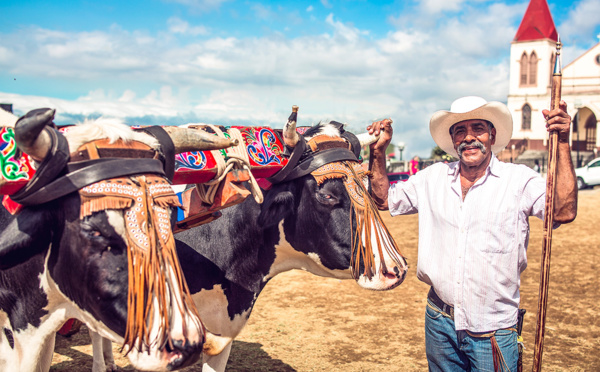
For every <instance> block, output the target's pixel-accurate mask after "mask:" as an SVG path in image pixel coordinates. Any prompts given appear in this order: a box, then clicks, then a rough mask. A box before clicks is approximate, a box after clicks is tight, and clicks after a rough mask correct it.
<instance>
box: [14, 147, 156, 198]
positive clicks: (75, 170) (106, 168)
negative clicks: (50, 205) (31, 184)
mask: <svg viewBox="0 0 600 372" xmlns="http://www.w3.org/2000/svg"><path fill="white" fill-rule="evenodd" d="M84 163H86V164H84ZM69 170H72V171H71V172H69V173H68V174H66V175H64V176H62V177H60V178H58V179H57V180H55V181H53V182H51V183H49V184H47V185H46V186H43V187H41V188H39V189H38V190H37V191H35V192H34V193H31V194H28V195H26V196H25V197H17V198H15V195H13V196H11V199H13V200H14V201H15V202H17V203H19V204H23V205H37V204H43V203H47V202H49V201H52V200H55V199H58V198H60V197H62V196H65V195H67V194H70V193H72V192H75V191H77V190H79V189H81V188H82V187H85V186H87V185H91V184H93V183H96V182H99V181H102V180H105V179H108V178H115V177H123V176H131V175H134V174H140V173H154V174H160V175H163V176H164V175H165V173H164V170H163V164H162V162H161V161H160V160H158V159H114V158H113V159H96V160H88V161H84V162H78V163H73V164H70V165H69ZM36 174H37V173H36Z"/></svg>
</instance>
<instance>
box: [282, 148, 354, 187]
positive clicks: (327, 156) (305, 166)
mask: <svg viewBox="0 0 600 372" xmlns="http://www.w3.org/2000/svg"><path fill="white" fill-rule="evenodd" d="M342 160H351V161H357V159H356V156H354V153H353V152H352V151H350V150H348V149H343V148H339V147H338V148H332V149H329V150H323V151H319V152H316V153H314V154H312V155H310V156H308V157H307V158H305V159H302V161H301V162H299V163H298V165H296V166H295V167H294V169H293V170H292V171H291V172H289V173H288V174H287V176H286V177H285V180H293V179H296V178H299V177H302V176H305V175H307V174H310V173H312V172H313V171H314V170H316V169H317V168H319V167H322V166H323V165H325V164H329V163H333V162H335V161H342Z"/></svg>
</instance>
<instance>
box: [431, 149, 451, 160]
mask: <svg viewBox="0 0 600 372" xmlns="http://www.w3.org/2000/svg"><path fill="white" fill-rule="evenodd" d="M431 158H432V159H433V160H434V161H444V160H447V161H450V160H452V156H450V155H448V154H447V153H446V151H444V150H442V148H441V147H439V146H436V147H434V148H433V149H432V150H431Z"/></svg>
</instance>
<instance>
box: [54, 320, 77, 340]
mask: <svg viewBox="0 0 600 372" xmlns="http://www.w3.org/2000/svg"><path fill="white" fill-rule="evenodd" d="M82 325H83V323H82V322H81V321H79V320H77V319H73V318H71V319H69V320H67V321H66V322H65V324H63V326H62V327H61V328H60V329H59V330H58V332H56V333H58V334H59V335H61V336H64V337H71V336H73V335H74V334H75V333H77V332H79V329H80V328H81V326H82Z"/></svg>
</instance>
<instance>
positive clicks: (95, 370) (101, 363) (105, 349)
mask: <svg viewBox="0 0 600 372" xmlns="http://www.w3.org/2000/svg"><path fill="white" fill-rule="evenodd" d="M89 331H90V338H91V339H92V354H93V359H94V361H93V363H92V372H117V371H119V367H118V366H117V365H116V364H115V358H114V357H113V351H112V342H111V341H110V340H109V339H107V338H104V337H102V336H100V335H99V334H98V333H96V332H94V331H92V330H91V329H90V330H89Z"/></svg>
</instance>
